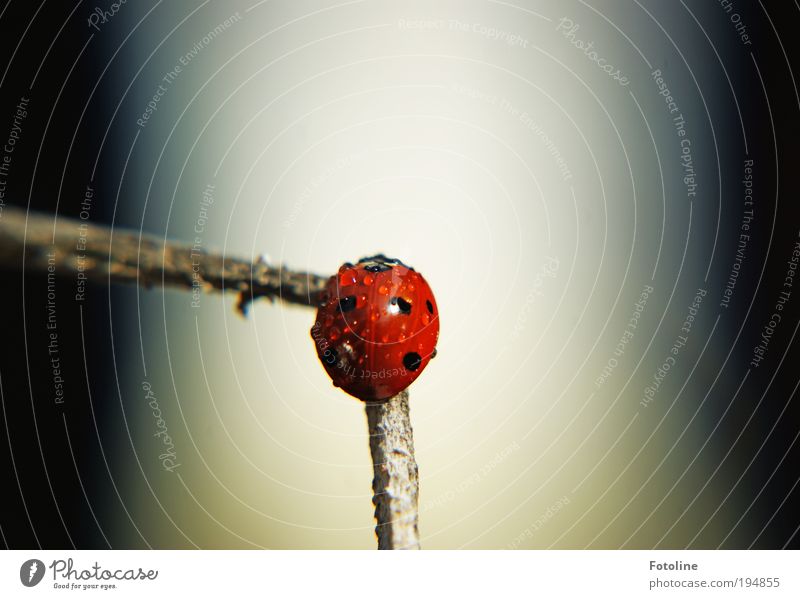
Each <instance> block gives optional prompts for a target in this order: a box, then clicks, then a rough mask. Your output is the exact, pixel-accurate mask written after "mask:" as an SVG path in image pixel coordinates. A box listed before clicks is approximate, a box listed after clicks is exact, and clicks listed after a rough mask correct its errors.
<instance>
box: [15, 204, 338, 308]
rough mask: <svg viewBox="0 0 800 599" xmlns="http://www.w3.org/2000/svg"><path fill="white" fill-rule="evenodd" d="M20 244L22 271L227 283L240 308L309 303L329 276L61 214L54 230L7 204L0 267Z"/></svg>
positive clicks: (187, 285)
mask: <svg viewBox="0 0 800 599" xmlns="http://www.w3.org/2000/svg"><path fill="white" fill-rule="evenodd" d="M54 233H55V234H54ZM84 246H85V247H84ZM23 247H24V248H25V270H32V271H46V270H47V268H48V266H49V265H50V264H55V265H56V269H57V270H56V274H57V275H58V276H73V277H76V276H78V274H79V273H82V276H85V277H86V280H87V281H92V282H96V283H102V284H104V283H106V282H107V281H108V280H109V275H110V279H111V281H112V282H114V283H135V284H138V285H142V286H144V287H151V286H153V285H162V284H163V285H165V286H172V287H182V288H184V289H188V290H191V289H195V288H198V287H199V288H200V289H202V290H203V291H222V290H223V289H225V290H228V291H235V292H240V293H241V296H240V298H241V300H242V301H241V304H240V309H242V310H244V309H245V308H246V307H247V304H249V303H250V302H251V301H253V300H254V299H257V298H259V297H267V298H269V299H275V298H279V299H281V300H283V301H285V302H289V303H292V304H300V305H304V306H315V305H316V296H317V294H318V293H319V291H320V290H321V289H322V288H323V287H324V285H325V281H326V280H327V278H326V277H323V276H320V275H315V274H311V273H306V272H296V271H291V270H287V269H285V268H282V267H276V266H272V265H269V264H265V263H263V262H255V263H251V262H249V261H247V260H242V259H239V258H230V257H227V256H223V255H220V254H210V253H207V252H205V251H203V250H202V249H199V248H193V247H192V246H191V245H188V244H185V243H176V242H174V241H166V240H164V239H163V238H162V239H159V238H158V237H155V236H153V235H144V234H142V235H140V234H139V233H137V232H132V231H130V230H126V229H115V230H114V229H110V228H108V227H105V226H102V225H95V224H89V222H88V221H82V220H76V219H72V218H67V217H64V216H60V217H59V218H58V221H57V225H56V228H55V232H54V231H53V218H52V216H50V215H44V214H41V213H36V212H30V213H28V215H27V218H26V213H25V212H24V211H22V210H20V209H18V208H11V207H10V206H7V207H5V208H4V209H3V212H2V218H0V267H2V268H7V269H21V268H22V259H21V257H22V252H23Z"/></svg>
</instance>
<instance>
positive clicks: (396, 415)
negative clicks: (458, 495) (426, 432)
mask: <svg viewBox="0 0 800 599" xmlns="http://www.w3.org/2000/svg"><path fill="white" fill-rule="evenodd" d="M366 409H367V424H368V426H369V448H370V451H371V452H372V464H373V472H374V478H373V479H372V490H373V491H374V492H375V495H374V496H373V498H372V503H374V504H375V519H376V520H377V521H378V525H377V526H376V527H375V532H376V533H377V535H378V549H419V548H420V547H419V531H418V528H417V512H418V511H417V500H418V499H417V498H418V495H419V474H418V469H417V461H416V459H415V458H414V435H413V431H412V430H411V418H410V415H409V409H408V390H405V391H401V392H400V393H399V394H397V395H395V396H394V397H392V398H390V399H388V400H387V401H385V402H367V404H366Z"/></svg>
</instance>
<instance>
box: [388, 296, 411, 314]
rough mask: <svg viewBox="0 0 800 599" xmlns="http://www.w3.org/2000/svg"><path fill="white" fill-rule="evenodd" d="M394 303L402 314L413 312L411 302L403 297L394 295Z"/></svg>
mask: <svg viewBox="0 0 800 599" xmlns="http://www.w3.org/2000/svg"><path fill="white" fill-rule="evenodd" d="M392 305H393V306H397V307H398V308H399V310H400V313H401V314H411V303H410V302H407V301H406V300H404V299H403V298H402V297H393V298H392Z"/></svg>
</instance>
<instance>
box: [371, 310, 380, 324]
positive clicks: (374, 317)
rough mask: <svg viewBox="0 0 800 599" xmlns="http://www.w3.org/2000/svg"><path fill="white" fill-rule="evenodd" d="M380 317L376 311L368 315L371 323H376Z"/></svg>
mask: <svg viewBox="0 0 800 599" xmlns="http://www.w3.org/2000/svg"><path fill="white" fill-rule="evenodd" d="M380 317H381V313H380V312H378V310H373V311H372V312H371V313H370V315H369V319H370V320H371V321H372V322H375V321H376V320H378V319H379V318H380Z"/></svg>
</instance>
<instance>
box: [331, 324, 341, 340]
mask: <svg viewBox="0 0 800 599" xmlns="http://www.w3.org/2000/svg"><path fill="white" fill-rule="evenodd" d="M341 334H342V332H341V331H340V330H339V328H338V327H331V330H330V332H329V333H328V337H329V338H330V340H331V341H336V340H337V339H338V338H339V336H340V335H341Z"/></svg>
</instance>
